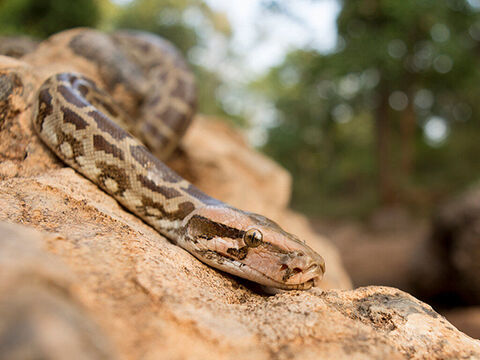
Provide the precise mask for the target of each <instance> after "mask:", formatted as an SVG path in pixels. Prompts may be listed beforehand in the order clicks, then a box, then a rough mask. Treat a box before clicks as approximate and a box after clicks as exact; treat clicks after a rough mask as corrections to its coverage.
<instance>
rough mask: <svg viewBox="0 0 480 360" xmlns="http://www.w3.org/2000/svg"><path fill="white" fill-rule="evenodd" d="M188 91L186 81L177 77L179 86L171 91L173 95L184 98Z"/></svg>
mask: <svg viewBox="0 0 480 360" xmlns="http://www.w3.org/2000/svg"><path fill="white" fill-rule="evenodd" d="M186 93H187V85H186V84H185V81H183V80H182V79H177V86H176V87H175V89H174V90H173V91H172V92H171V95H172V96H174V97H178V98H180V99H183V98H184V97H185V94H186Z"/></svg>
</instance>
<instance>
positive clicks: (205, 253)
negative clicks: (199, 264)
mask: <svg viewBox="0 0 480 360" xmlns="http://www.w3.org/2000/svg"><path fill="white" fill-rule="evenodd" d="M195 252H196V253H197V254H199V255H200V256H201V257H202V258H203V259H207V260H215V261H216V262H217V264H220V265H222V264H224V263H225V260H227V259H226V257H225V256H223V255H220V254H218V253H216V252H215V251H213V250H195Z"/></svg>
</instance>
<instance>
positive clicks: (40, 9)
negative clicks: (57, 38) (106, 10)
mask: <svg viewBox="0 0 480 360" xmlns="http://www.w3.org/2000/svg"><path fill="white" fill-rule="evenodd" d="M99 20H100V13H99V10H98V6H97V3H96V1H95V0H74V1H65V0H3V1H1V2H0V32H1V33H2V34H4V35H5V34H27V35H30V36H35V37H39V38H43V37H47V36H49V35H51V34H54V33H56V32H58V31H61V30H64V29H68V28H72V27H77V26H91V27H94V26H96V25H97V24H98V22H99Z"/></svg>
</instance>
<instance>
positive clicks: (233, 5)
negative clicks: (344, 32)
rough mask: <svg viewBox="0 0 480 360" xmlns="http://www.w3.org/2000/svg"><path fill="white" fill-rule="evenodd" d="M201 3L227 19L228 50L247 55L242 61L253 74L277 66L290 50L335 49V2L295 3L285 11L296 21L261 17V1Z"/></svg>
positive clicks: (302, 0)
mask: <svg viewBox="0 0 480 360" xmlns="http://www.w3.org/2000/svg"><path fill="white" fill-rule="evenodd" d="M205 1H206V3H207V4H208V5H209V6H210V7H211V8H212V9H214V10H215V11H219V12H223V13H225V14H226V15H227V17H228V20H229V22H230V24H231V26H232V30H233V39H232V47H233V48H234V49H235V50H237V51H238V52H239V53H241V54H248V56H246V58H245V60H246V62H247V65H248V66H249V67H250V69H251V70H252V71H253V72H254V73H258V72H264V71H265V70H266V69H268V68H269V67H270V66H273V65H275V64H278V63H280V62H281V61H282V59H283V57H284V55H285V54H286V53H287V52H288V51H289V50H290V49H292V48H301V47H305V46H308V47H312V48H315V49H317V50H320V51H322V52H328V51H331V50H332V49H333V48H334V47H335V44H336V40H337V33H336V23H335V22H336V18H337V15H338V12H339V11H340V5H339V3H338V1H336V0H320V1H315V2H313V1H309V0H295V6H288V10H289V11H290V12H291V13H292V14H293V15H294V17H295V18H296V19H297V21H292V20H291V19H288V18H287V17H285V16H276V17H265V16H263V15H264V14H263V13H262V8H261V3H262V1H261V0H242V1H227V0H205ZM284 3H285V4H292V2H284ZM261 20H263V21H261Z"/></svg>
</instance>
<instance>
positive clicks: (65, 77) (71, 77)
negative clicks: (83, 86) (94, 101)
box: [55, 73, 78, 85]
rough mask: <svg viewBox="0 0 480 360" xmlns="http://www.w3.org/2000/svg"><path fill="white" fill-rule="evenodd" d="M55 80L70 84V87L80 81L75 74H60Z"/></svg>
mask: <svg viewBox="0 0 480 360" xmlns="http://www.w3.org/2000/svg"><path fill="white" fill-rule="evenodd" d="M55 78H56V79H57V80H58V81H59V82H62V81H64V82H66V83H69V84H70V85H71V84H73V83H74V82H75V80H77V79H78V77H77V76H76V75H75V74H72V73H60V74H57V75H56V76H55Z"/></svg>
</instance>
